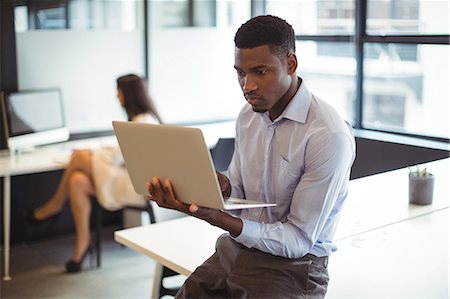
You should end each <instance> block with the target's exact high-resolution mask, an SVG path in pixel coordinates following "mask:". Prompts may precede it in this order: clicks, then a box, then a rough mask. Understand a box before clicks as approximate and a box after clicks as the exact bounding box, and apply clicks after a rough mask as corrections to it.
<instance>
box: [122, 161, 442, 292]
mask: <svg viewBox="0 0 450 299" xmlns="http://www.w3.org/2000/svg"><path fill="white" fill-rule="evenodd" d="M449 160H450V159H445V160H439V161H435V162H431V163H427V164H426V165H427V167H428V169H429V170H430V171H431V172H433V173H434V174H435V175H436V177H435V194H434V202H433V204H432V205H428V206H416V205H410V204H409V203H408V196H407V194H408V169H400V170H396V171H391V172H386V173H382V174H377V175H374V176H370V177H367V178H362V179H357V180H352V181H351V182H350V184H349V197H348V199H347V202H346V205H345V207H344V210H343V213H342V216H341V220H340V224H339V226H338V230H337V232H336V239H337V240H338V245H339V244H341V242H343V240H344V239H348V238H357V237H358V236H362V235H364V234H369V232H370V231H376V230H377V229H382V228H384V227H389V226H392V225H395V224H397V223H402V222H403V221H413V220H414V219H415V217H419V216H422V217H428V216H429V215H433V214H434V213H439V211H442V210H445V209H446V208H448V207H449V206H450V201H449V192H448V183H449V178H450V175H449V162H450V161H449ZM383 186H387V187H386V188H383ZM430 217H431V216H430ZM433 227H434V226H433ZM222 233H223V230H221V229H218V228H216V227H213V226H211V225H209V224H208V223H206V222H203V221H201V220H198V219H196V218H193V217H185V218H181V219H177V220H172V221H168V222H163V223H158V224H152V225H148V226H142V227H138V228H132V229H125V230H121V231H117V232H115V240H116V241H117V242H119V243H122V244H124V245H125V246H128V247H130V248H131V249H133V250H135V251H137V252H139V253H142V254H144V255H147V256H149V257H150V258H152V259H154V260H156V262H157V263H159V264H161V265H163V266H166V267H168V268H170V269H172V270H174V271H176V272H178V273H180V274H183V275H186V276H189V275H190V274H191V273H192V272H193V271H194V270H195V268H197V267H198V266H199V265H200V264H202V263H203V262H204V261H205V260H206V259H207V258H208V257H209V256H210V255H211V254H212V253H213V252H214V245H215V242H216V239H217V237H218V236H219V235H220V234H222ZM419 233H425V234H426V232H419ZM339 240H341V241H339ZM418 246H421V244H418ZM338 252H339V251H338ZM332 259H333V255H332ZM333 262H334V261H333ZM354 262H357V261H356V260H354ZM157 269H158V267H157ZM158 275H159V273H156V274H155V277H154V291H153V294H152V296H153V298H157V291H155V289H157V286H159V279H160V277H159V276H158ZM335 275H339V274H335Z"/></svg>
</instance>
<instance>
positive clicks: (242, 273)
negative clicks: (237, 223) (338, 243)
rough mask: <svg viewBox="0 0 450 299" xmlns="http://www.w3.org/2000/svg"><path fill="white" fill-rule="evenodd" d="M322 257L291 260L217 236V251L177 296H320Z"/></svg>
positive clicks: (323, 288) (325, 276) (324, 276)
mask: <svg viewBox="0 0 450 299" xmlns="http://www.w3.org/2000/svg"><path fill="white" fill-rule="evenodd" d="M327 285H328V271H327V269H326V260H325V258H317V257H315V256H312V255H306V256H305V257H303V258H302V259H297V260H292V259H286V258H282V257H277V256H273V255H271V254H267V253H264V252H261V251H259V250H255V249H249V248H246V247H244V246H242V245H241V244H239V243H237V242H236V241H234V240H233V239H231V238H230V237H229V236H222V237H220V238H219V240H218V242H217V246H216V252H215V253H214V255H213V256H211V257H210V258H209V259H208V260H207V261H206V262H205V263H204V264H202V265H201V266H200V267H199V268H197V269H196V270H195V272H194V273H193V274H192V275H191V276H190V277H189V278H188V279H187V280H186V283H185V284H184V285H183V287H182V289H181V290H180V292H179V293H178V295H177V297H179V298H194V297H195V298H323V297H324V296H325V293H326V289H327Z"/></svg>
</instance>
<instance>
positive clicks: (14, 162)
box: [0, 136, 116, 281]
mask: <svg viewBox="0 0 450 299" xmlns="http://www.w3.org/2000/svg"><path fill="white" fill-rule="evenodd" d="M115 142H116V139H115V136H108V137H101V138H90V139H83V140H76V141H70V142H64V143H58V144H55V145H49V146H45V147H40V148H37V149H36V150H34V151H32V152H29V153H22V154H16V155H4V156H0V177H3V250H4V273H3V280H5V281H7V280H10V279H11V277H10V276H9V262H10V259H9V254H10V225H11V219H10V217H11V177H12V176H16V175H23V174H33V173H40V172H47V171H53V170H60V169H63V168H64V165H65V161H67V160H68V159H69V157H70V153H71V151H72V150H73V149H76V148H96V147H100V146H106V145H111V144H114V143H115Z"/></svg>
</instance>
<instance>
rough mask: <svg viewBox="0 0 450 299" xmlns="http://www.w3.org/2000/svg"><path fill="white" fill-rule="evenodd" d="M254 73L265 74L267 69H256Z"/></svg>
mask: <svg viewBox="0 0 450 299" xmlns="http://www.w3.org/2000/svg"><path fill="white" fill-rule="evenodd" d="M256 73H257V74H258V75H265V74H267V70H266V69H262V70H257V71H256Z"/></svg>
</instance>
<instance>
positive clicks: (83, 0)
mask: <svg viewBox="0 0 450 299" xmlns="http://www.w3.org/2000/svg"><path fill="white" fill-rule="evenodd" d="M143 1H144V0H125V1H120V0H115V1H109V0H108V1H88V0H27V1H20V0H18V1H17V4H16V5H17V6H16V9H15V26H16V32H22V31H28V30H64V29H88V30H94V29H108V30H110V29H112V30H121V31H133V30H136V29H137V28H138V27H139V24H138V22H139V18H138V10H139V9H140V10H141V5H142V4H143Z"/></svg>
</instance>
